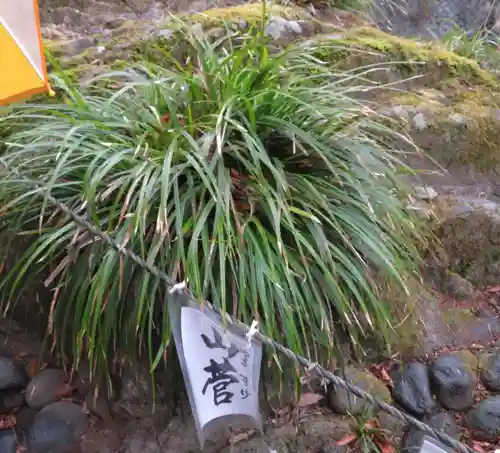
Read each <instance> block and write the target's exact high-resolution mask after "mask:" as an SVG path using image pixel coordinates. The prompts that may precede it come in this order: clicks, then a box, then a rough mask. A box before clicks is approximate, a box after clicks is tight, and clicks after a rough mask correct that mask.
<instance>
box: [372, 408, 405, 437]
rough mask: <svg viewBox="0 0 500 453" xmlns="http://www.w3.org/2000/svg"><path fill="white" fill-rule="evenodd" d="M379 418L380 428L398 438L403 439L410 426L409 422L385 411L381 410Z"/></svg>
mask: <svg viewBox="0 0 500 453" xmlns="http://www.w3.org/2000/svg"><path fill="white" fill-rule="evenodd" d="M377 420H378V424H379V426H380V429H382V430H383V431H384V432H386V433H390V435H391V437H394V438H396V439H401V437H403V434H404V433H405V431H406V430H407V428H408V424H407V423H406V422H404V421H402V420H400V419H399V418H396V417H394V416H392V415H391V414H388V413H387V412H384V411H380V412H379V414H378V415H377Z"/></svg>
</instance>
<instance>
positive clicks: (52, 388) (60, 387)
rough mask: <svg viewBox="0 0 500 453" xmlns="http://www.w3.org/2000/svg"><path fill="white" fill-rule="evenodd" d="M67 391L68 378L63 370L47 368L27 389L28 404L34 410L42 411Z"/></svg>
mask: <svg viewBox="0 0 500 453" xmlns="http://www.w3.org/2000/svg"><path fill="white" fill-rule="evenodd" d="M65 390H66V376H65V374H64V372H63V371H62V370H55V369H50V368H47V369H45V370H42V371H40V373H39V374H37V375H36V376H35V377H34V378H33V379H31V381H30V382H29V384H28V387H27V388H26V403H27V404H28V406H29V407H31V408H33V409H42V408H43V407H45V406H47V405H48V404H50V403H54V402H56V401H57V400H58V399H59V398H60V397H61V396H62V395H63V394H64V392H65Z"/></svg>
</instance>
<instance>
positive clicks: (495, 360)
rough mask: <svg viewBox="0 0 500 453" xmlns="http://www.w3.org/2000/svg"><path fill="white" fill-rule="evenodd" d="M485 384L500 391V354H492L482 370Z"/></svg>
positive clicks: (488, 387) (489, 388) (490, 388)
mask: <svg viewBox="0 0 500 453" xmlns="http://www.w3.org/2000/svg"><path fill="white" fill-rule="evenodd" d="M481 380H482V381H483V384H484V386H485V387H486V388H487V389H488V390H490V391H492V392H499V391H500V354H496V355H493V356H491V357H490V358H489V359H488V360H487V362H486V364H485V367H484V368H483V369H482V371H481Z"/></svg>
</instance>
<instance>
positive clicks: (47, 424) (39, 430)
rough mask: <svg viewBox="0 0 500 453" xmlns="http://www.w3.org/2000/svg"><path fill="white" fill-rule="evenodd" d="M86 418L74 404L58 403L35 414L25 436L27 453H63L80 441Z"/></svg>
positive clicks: (85, 425) (86, 425) (85, 426)
mask: <svg viewBox="0 0 500 453" xmlns="http://www.w3.org/2000/svg"><path fill="white" fill-rule="evenodd" d="M87 427H88V421H87V416H86V415H85V414H84V413H83V411H82V408H81V407H80V406H78V405H76V404H74V403H70V402H67V401H59V402H57V403H52V404H49V405H48V406H46V407H44V408H43V409H42V410H41V411H40V412H38V414H36V416H35V419H34V420H33V424H32V425H31V426H30V428H29V430H28V433H27V436H26V448H27V453H65V452H68V451H71V450H72V449H73V448H74V447H75V445H76V444H77V443H78V442H79V441H80V439H81V437H82V436H83V434H84V433H85V431H86V430H87Z"/></svg>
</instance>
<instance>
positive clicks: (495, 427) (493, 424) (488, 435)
mask: <svg viewBox="0 0 500 453" xmlns="http://www.w3.org/2000/svg"><path fill="white" fill-rule="evenodd" d="M467 427H468V428H469V429H471V430H472V431H473V432H472V435H473V437H475V438H477V439H483V440H488V441H495V440H496V439H497V438H498V436H499V435H500V396H494V397H491V398H488V399H485V400H483V401H481V402H480V403H479V405H478V406H477V407H475V408H474V409H472V410H471V411H470V412H469V413H468V414H467Z"/></svg>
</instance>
